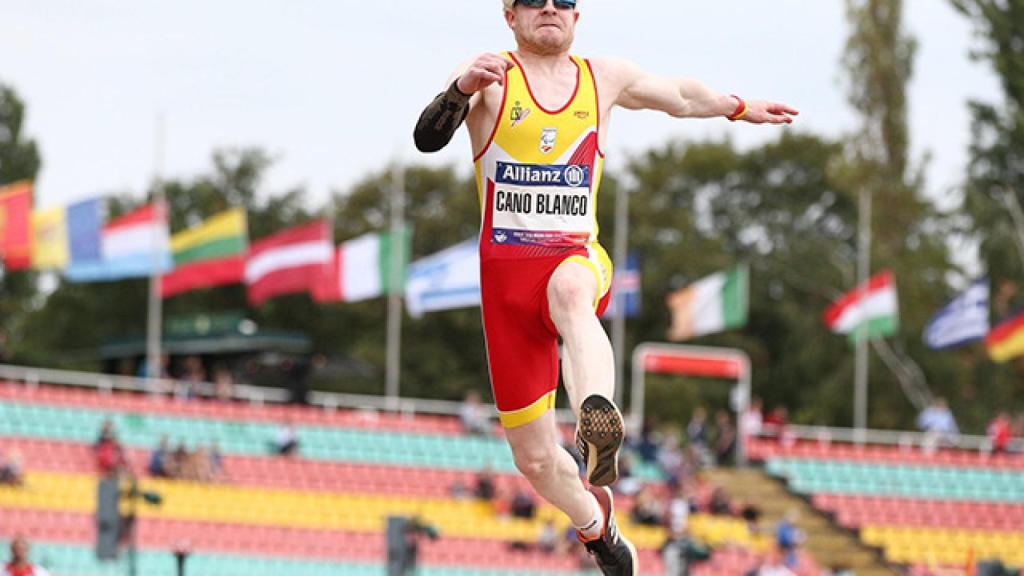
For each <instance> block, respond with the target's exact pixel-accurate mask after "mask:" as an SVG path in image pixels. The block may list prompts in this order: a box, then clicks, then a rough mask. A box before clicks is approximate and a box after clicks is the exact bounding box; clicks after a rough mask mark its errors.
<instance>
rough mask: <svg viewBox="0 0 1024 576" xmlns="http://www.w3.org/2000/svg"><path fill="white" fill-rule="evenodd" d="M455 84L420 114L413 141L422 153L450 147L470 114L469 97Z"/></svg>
mask: <svg viewBox="0 0 1024 576" xmlns="http://www.w3.org/2000/svg"><path fill="white" fill-rule="evenodd" d="M457 82H458V80H456V81H455V82H452V85H451V86H449V87H448V90H446V91H444V92H442V93H440V94H438V95H437V98H434V101H433V102H431V103H430V104H429V105H428V106H427V107H426V109H425V110H423V114H420V119H419V122H417V123H416V130H414V131H413V133H412V135H413V139H414V140H416V148H417V149H419V151H420V152H437V151H438V150H440V149H441V148H444V147H445V146H447V145H448V142H450V141H451V139H452V136H454V135H455V131H456V130H458V129H459V126H461V125H462V123H463V122H464V121H465V120H466V114H468V113H469V96H467V95H466V94H463V93H462V92H461V91H459V88H458V86H457V85H456V83H457Z"/></svg>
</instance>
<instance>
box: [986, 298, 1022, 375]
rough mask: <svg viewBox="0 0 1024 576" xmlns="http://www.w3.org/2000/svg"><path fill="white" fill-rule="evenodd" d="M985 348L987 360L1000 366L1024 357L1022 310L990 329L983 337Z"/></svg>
mask: <svg viewBox="0 0 1024 576" xmlns="http://www.w3.org/2000/svg"><path fill="white" fill-rule="evenodd" d="M985 348H987V349H988V356H989V358H991V359H992V361H993V362H997V363H1000V364H1002V363H1003V362H1006V361H1007V360H1011V359H1013V358H1016V357H1017V356H1021V355H1024V310H1021V311H1018V312H1017V313H1016V314H1015V315H1014V316H1011V317H1010V318H1007V319H1006V320H1003V321H1002V322H1000V323H999V324H998V325H996V326H995V328H992V331H991V332H989V333H988V336H986V337H985Z"/></svg>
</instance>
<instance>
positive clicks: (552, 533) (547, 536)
mask: <svg viewBox="0 0 1024 576" xmlns="http://www.w3.org/2000/svg"><path fill="white" fill-rule="evenodd" d="M557 546H558V528H556V527H555V523H554V521H553V520H551V519H550V518H548V519H547V520H545V521H544V525H543V526H541V529H540V536H538V537H537V547H538V548H540V551H541V552H544V553H545V554H554V552H555V548H557Z"/></svg>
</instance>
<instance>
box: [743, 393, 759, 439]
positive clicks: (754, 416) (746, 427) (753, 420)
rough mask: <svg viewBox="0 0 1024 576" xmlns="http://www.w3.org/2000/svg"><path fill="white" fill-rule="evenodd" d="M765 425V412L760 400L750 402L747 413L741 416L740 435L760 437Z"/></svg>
mask: <svg viewBox="0 0 1024 576" xmlns="http://www.w3.org/2000/svg"><path fill="white" fill-rule="evenodd" d="M763 425H764V412H763V408H762V403H761V399H760V398H754V399H753V400H751V401H750V406H749V407H748V408H747V410H746V412H744V413H743V414H742V415H740V426H739V427H740V433H741V434H743V435H744V436H758V435H759V434H761V427H762V426H763Z"/></svg>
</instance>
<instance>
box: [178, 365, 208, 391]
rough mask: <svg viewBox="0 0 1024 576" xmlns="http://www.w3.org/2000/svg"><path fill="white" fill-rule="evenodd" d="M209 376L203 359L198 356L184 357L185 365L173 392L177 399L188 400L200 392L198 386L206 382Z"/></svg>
mask: <svg viewBox="0 0 1024 576" xmlns="http://www.w3.org/2000/svg"><path fill="white" fill-rule="evenodd" d="M208 380H209V378H208V377H207V374H206V368H205V367H204V366H203V360H202V358H200V357H199V356H189V357H187V358H185V367H184V369H183V370H182V372H181V377H180V378H178V382H177V384H176V387H175V391H174V394H175V396H177V397H178V399H179V400H188V399H189V398H193V397H195V396H197V395H199V393H200V389H199V387H200V386H202V385H203V383H205V382H207V381H208Z"/></svg>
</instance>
